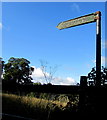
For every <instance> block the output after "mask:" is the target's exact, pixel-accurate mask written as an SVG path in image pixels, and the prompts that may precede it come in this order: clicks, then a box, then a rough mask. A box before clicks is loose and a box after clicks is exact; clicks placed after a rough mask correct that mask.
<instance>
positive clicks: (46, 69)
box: [40, 60, 58, 84]
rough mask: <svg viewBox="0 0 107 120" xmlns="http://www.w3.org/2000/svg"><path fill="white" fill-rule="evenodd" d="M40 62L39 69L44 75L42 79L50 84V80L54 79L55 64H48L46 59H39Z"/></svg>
mask: <svg viewBox="0 0 107 120" xmlns="http://www.w3.org/2000/svg"><path fill="white" fill-rule="evenodd" d="M40 64H41V70H42V73H43V76H44V79H45V81H46V83H47V84H50V83H51V81H52V80H53V79H54V74H55V72H56V70H57V67H58V66H57V65H56V66H53V67H52V66H48V63H47V62H46V61H43V60H40Z"/></svg>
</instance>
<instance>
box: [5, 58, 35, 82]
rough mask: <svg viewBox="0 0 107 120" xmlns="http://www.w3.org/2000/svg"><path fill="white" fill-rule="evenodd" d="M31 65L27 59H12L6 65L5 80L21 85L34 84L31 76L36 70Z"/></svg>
mask: <svg viewBox="0 0 107 120" xmlns="http://www.w3.org/2000/svg"><path fill="white" fill-rule="evenodd" d="M29 64H30V61H28V60H27V59H24V58H14V57H11V58H10V59H9V60H8V63H7V64H4V74H3V77H4V80H7V81H14V82H15V83H20V84H29V83H32V82H31V80H32V78H31V76H30V75H31V74H32V72H33V71H34V68H33V67H30V66H29Z"/></svg>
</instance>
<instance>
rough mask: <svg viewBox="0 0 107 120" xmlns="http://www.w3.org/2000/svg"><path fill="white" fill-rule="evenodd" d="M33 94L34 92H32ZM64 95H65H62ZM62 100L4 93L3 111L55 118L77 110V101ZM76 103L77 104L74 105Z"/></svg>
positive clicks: (44, 119) (42, 117) (34, 117)
mask: <svg viewBox="0 0 107 120" xmlns="http://www.w3.org/2000/svg"><path fill="white" fill-rule="evenodd" d="M31 94H32V93H31ZM60 97H63V98H64V96H60ZM59 99H60V100H48V99H40V98H35V97H33V96H30V95H28V96H18V95H14V94H7V93H3V94H2V100H3V112H4V113H8V114H13V115H19V116H24V117H27V118H33V119H37V120H55V119H58V118H59V117H60V118H61V117H62V116H63V115H64V116H65V114H66V113H67V114H68V113H72V112H73V110H74V108H75V112H76V110H77V106H76V103H74V102H70V101H69V102H68V101H66V100H65V102H64V101H63V100H62V101H61V98H59ZM74 104H75V105H74Z"/></svg>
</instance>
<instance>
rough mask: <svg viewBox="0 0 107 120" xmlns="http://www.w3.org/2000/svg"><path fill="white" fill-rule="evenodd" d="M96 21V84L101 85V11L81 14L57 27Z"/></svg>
mask: <svg viewBox="0 0 107 120" xmlns="http://www.w3.org/2000/svg"><path fill="white" fill-rule="evenodd" d="M92 22H96V80H95V81H94V82H95V85H96V86H100V85H101V12H100V11H97V12H95V13H92V14H88V15H85V16H81V17H78V18H74V19H70V20H67V21H64V22H60V23H59V24H58V25H57V28H58V29H60V30H62V29H65V28H70V27H75V26H79V25H84V24H88V23H92Z"/></svg>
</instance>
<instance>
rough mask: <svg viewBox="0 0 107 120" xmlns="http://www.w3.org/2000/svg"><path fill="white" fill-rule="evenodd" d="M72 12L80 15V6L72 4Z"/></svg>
mask: <svg viewBox="0 0 107 120" xmlns="http://www.w3.org/2000/svg"><path fill="white" fill-rule="evenodd" d="M71 10H72V12H77V13H80V6H79V5H78V4H77V3H72V5H71Z"/></svg>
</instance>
